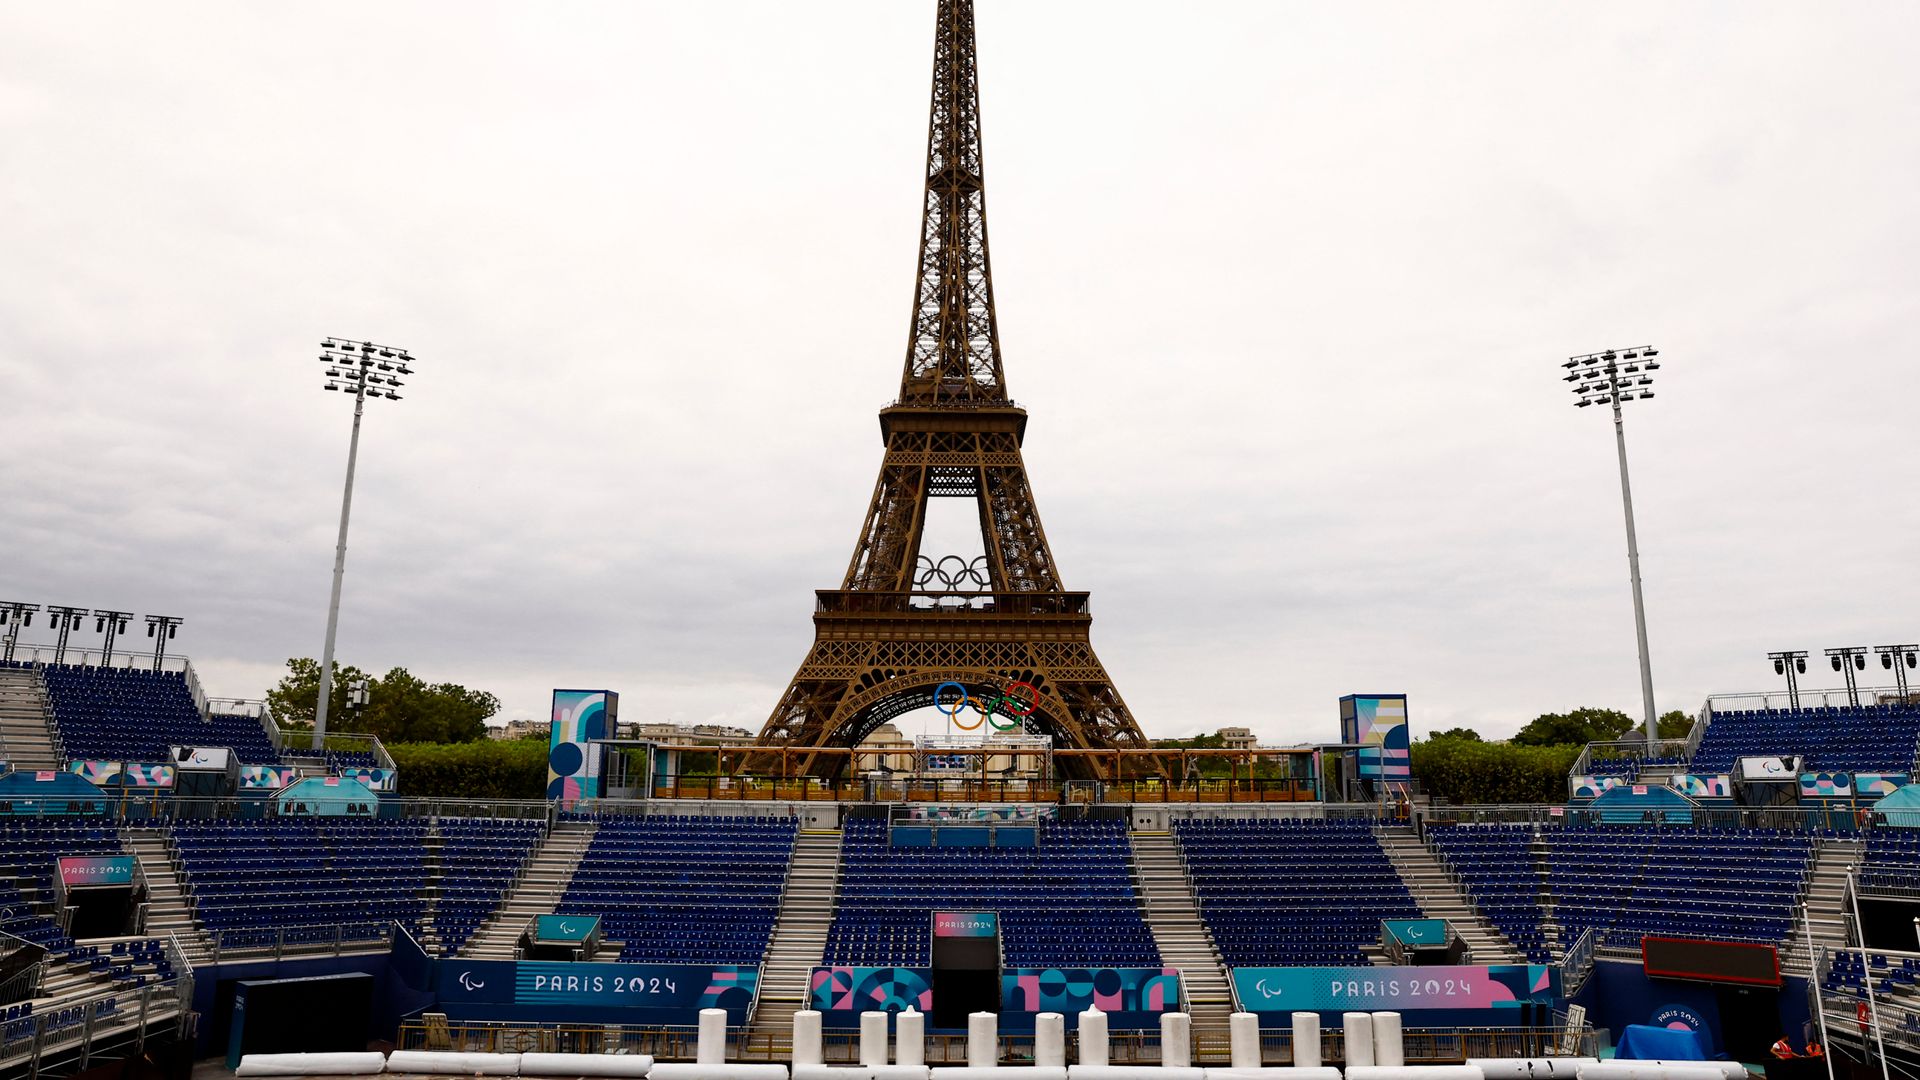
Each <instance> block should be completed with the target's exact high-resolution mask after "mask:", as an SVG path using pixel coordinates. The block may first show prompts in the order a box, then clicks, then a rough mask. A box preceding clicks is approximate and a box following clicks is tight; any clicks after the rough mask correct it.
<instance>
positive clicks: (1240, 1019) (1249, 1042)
mask: <svg viewBox="0 0 1920 1080" xmlns="http://www.w3.org/2000/svg"><path fill="white" fill-rule="evenodd" d="M1227 1046H1228V1047H1229V1049H1230V1050H1231V1053H1230V1055H1229V1056H1230V1057H1231V1059H1232V1061H1233V1067H1234V1068H1236V1069H1257V1068H1259V1067H1260V1018H1259V1017H1258V1016H1255V1015H1253V1014H1252V1013H1250V1012H1237V1013H1234V1014H1233V1015H1232V1016H1229V1017H1227Z"/></svg>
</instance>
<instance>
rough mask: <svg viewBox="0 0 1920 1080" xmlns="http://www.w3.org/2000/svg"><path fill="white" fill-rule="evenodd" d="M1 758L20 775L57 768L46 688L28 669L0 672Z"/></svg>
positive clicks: (3, 669) (56, 753)
mask: <svg viewBox="0 0 1920 1080" xmlns="http://www.w3.org/2000/svg"><path fill="white" fill-rule="evenodd" d="M0 747H3V748H4V753H0V757H4V758H5V759H6V762H7V764H10V765H12V766H13V767H14V768H16V769H18V770H20V771H21V772H38V771H42V770H46V769H58V768H59V767H60V750H59V747H58V746H57V745H55V743H54V741H53V721H52V719H51V717H50V716H49V714H48V711H47V687H46V684H45V683H43V682H41V680H40V675H39V674H38V673H37V672H35V671H32V670H31V669H28V668H17V667H4V668H0Z"/></svg>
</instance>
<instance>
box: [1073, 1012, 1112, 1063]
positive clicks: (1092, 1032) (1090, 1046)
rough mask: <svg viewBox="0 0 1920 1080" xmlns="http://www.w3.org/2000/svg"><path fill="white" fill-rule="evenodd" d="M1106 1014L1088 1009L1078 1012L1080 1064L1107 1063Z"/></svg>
mask: <svg viewBox="0 0 1920 1080" xmlns="http://www.w3.org/2000/svg"><path fill="white" fill-rule="evenodd" d="M1107 1060H1108V1058H1107V1014H1106V1013H1103V1012H1101V1011H1100V1010H1099V1009H1088V1010H1087V1011H1086V1012H1083V1013H1081V1014H1080V1064H1082V1065H1105V1064H1106V1063H1107Z"/></svg>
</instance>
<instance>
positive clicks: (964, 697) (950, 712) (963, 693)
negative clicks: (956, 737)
mask: <svg viewBox="0 0 1920 1080" xmlns="http://www.w3.org/2000/svg"><path fill="white" fill-rule="evenodd" d="M949 686H951V687H953V688H954V689H955V690H958V691H960V696H959V697H957V698H954V699H953V708H951V709H949V708H945V707H944V706H942V705H941V704H940V691H942V690H945V689H946V688H947V687H949ZM970 697H971V695H970V694H968V693H967V688H966V687H964V686H961V685H960V684H959V683H957V682H943V683H941V684H940V685H939V686H936V687H934V688H933V707H934V708H936V709H939V710H940V711H941V712H943V713H946V714H947V716H948V717H949V718H951V717H954V716H958V715H959V714H960V709H961V707H962V706H964V705H966V703H967V701H968V699H969V698H970Z"/></svg>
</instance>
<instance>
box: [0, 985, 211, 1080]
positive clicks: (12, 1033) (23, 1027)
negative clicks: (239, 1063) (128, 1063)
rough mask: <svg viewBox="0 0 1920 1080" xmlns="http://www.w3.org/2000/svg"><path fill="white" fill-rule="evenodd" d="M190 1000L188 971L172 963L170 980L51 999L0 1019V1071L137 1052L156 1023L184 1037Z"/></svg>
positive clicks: (24, 1071)
mask: <svg viewBox="0 0 1920 1080" xmlns="http://www.w3.org/2000/svg"><path fill="white" fill-rule="evenodd" d="M192 1001H193V974H192V969H191V968H178V967H177V968H176V969H175V975H174V977H173V978H172V979H168V980H157V981H153V982H148V983H146V984H145V985H142V986H139V987H132V988H116V989H112V990H103V991H100V992H98V993H94V994H90V995H86V996H84V997H78V998H70V999H65V1000H56V1001H53V1002H51V1003H48V1004H47V1005H46V1006H45V1007H44V1008H38V1009H36V1010H35V1011H34V1013H33V1014H32V1015H29V1016H23V1017H20V1018H18V1019H15V1020H8V1021H4V1022H0V1075H4V1076H35V1075H38V1074H39V1073H40V1071H41V1070H42V1068H44V1067H46V1066H48V1065H50V1064H52V1063H55V1062H62V1063H65V1062H71V1063H72V1064H73V1066H74V1071H81V1070H84V1069H86V1068H87V1066H88V1065H89V1064H90V1063H91V1062H92V1061H93V1060H95V1059H105V1058H113V1057H119V1056H123V1054H122V1051H124V1050H126V1049H129V1048H130V1049H131V1050H132V1051H133V1052H134V1053H136V1054H137V1053H139V1052H140V1050H142V1049H143V1048H144V1047H145V1046H146V1040H147V1036H148V1034H149V1033H150V1032H152V1031H153V1029H154V1027H155V1025H156V1024H159V1023H161V1022H169V1023H171V1024H172V1025H174V1034H175V1035H176V1036H182V1037H184V1036H186V1035H188V1034H191V1033H192V1024H193V1012H192V1010H191V1008H190V1004H191V1002H192Z"/></svg>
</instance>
